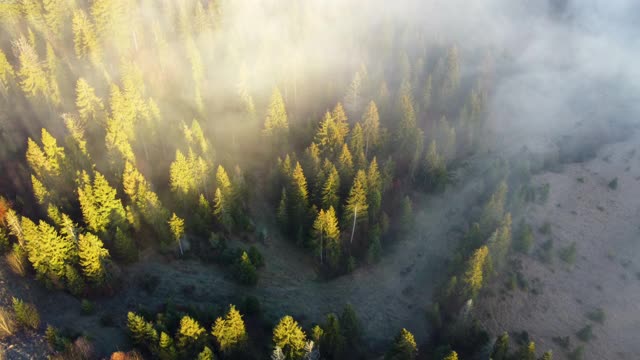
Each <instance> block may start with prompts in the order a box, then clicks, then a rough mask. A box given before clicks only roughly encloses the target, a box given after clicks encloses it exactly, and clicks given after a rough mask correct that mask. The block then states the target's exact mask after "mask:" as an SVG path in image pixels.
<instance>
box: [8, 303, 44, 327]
mask: <svg viewBox="0 0 640 360" xmlns="http://www.w3.org/2000/svg"><path fill="white" fill-rule="evenodd" d="M13 311H14V313H15V314H16V321H18V324H20V325H21V326H23V327H25V328H31V329H33V330H36V329H37V328H39V327H40V315H39V314H38V309H36V307H35V305H33V304H30V303H25V302H24V301H22V300H20V299H18V298H15V297H14V298H13Z"/></svg>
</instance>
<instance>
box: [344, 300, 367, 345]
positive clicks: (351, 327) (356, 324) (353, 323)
mask: <svg viewBox="0 0 640 360" xmlns="http://www.w3.org/2000/svg"><path fill="white" fill-rule="evenodd" d="M340 327H341V328H342V334H343V335H344V338H345V341H346V343H347V345H348V347H349V348H350V349H353V348H355V347H357V345H358V344H359V343H360V336H361V334H362V325H361V324H360V321H359V320H358V315H357V314H356V311H355V309H354V308H353V306H351V304H347V305H346V306H345V307H344V310H343V311H342V315H340Z"/></svg>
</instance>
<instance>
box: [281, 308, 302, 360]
mask: <svg viewBox="0 0 640 360" xmlns="http://www.w3.org/2000/svg"><path fill="white" fill-rule="evenodd" d="M273 342H274V344H275V346H276V347H278V348H280V349H282V352H283V353H284V354H285V357H286V359H287V360H298V359H301V358H302V356H303V355H304V348H305V345H306V342H307V336H306V335H305V333H304V331H302V328H301V327H300V325H298V322H297V321H295V320H294V319H293V318H292V317H291V316H288V315H287V316H285V317H283V318H282V319H280V322H279V323H278V325H276V327H275V328H274V329H273Z"/></svg>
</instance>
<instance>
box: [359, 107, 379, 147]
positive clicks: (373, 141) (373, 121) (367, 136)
mask: <svg viewBox="0 0 640 360" xmlns="http://www.w3.org/2000/svg"><path fill="white" fill-rule="evenodd" d="M362 132H363V135H364V154H365V156H368V154H369V149H370V148H374V147H376V146H377V145H378V144H379V142H380V115H379V114H378V107H377V106H376V103H375V102H374V101H373V100H372V101H371V102H370V103H369V105H368V106H367V109H366V110H365V112H364V114H362Z"/></svg>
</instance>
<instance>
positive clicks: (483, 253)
mask: <svg viewBox="0 0 640 360" xmlns="http://www.w3.org/2000/svg"><path fill="white" fill-rule="evenodd" d="M488 256H489V249H488V248H487V246H482V247H480V248H479V249H477V250H476V251H475V252H474V253H473V255H472V256H471V258H470V259H469V260H468V261H467V269H466V271H465V273H464V278H463V281H464V283H465V286H466V289H465V291H466V295H467V296H469V297H472V298H474V297H475V296H476V295H477V294H478V292H479V291H480V289H481V288H482V285H483V282H484V269H485V266H486V262H487V258H488Z"/></svg>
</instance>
